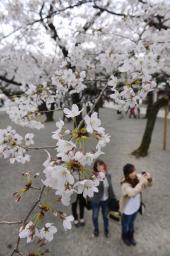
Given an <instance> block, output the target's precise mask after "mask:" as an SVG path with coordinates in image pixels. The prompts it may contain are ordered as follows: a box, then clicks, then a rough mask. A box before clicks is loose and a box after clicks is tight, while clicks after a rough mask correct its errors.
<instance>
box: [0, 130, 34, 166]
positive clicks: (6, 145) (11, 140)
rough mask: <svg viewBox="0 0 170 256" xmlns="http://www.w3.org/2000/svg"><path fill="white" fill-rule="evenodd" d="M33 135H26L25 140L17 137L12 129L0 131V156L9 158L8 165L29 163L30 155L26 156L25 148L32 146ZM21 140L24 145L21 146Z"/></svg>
mask: <svg viewBox="0 0 170 256" xmlns="http://www.w3.org/2000/svg"><path fill="white" fill-rule="evenodd" d="M33 138H34V135H33V134H32V133H27V134H26V135H25V138H23V137H22V136H21V135H19V134H18V133H17V132H16V131H15V130H14V129H12V127H10V126H8V127H7V128H6V129H1V130H0V155H3V157H4V158H9V160H10V163H11V164H13V163H15V161H16V162H19V163H22V164H25V162H27V161H30V155H29V154H27V150H26V147H27V146H30V145H31V144H34V140H33ZM23 140H24V141H25V145H23Z"/></svg>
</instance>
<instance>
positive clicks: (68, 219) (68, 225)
mask: <svg viewBox="0 0 170 256" xmlns="http://www.w3.org/2000/svg"><path fill="white" fill-rule="evenodd" d="M73 220H74V217H73V216H72V215H70V216H67V217H65V219H64V220H63V227H64V230H65V231H67V230H70V229H71V228H72V225H71V222H72V221H73Z"/></svg>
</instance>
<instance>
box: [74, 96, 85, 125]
mask: <svg viewBox="0 0 170 256" xmlns="http://www.w3.org/2000/svg"><path fill="white" fill-rule="evenodd" d="M72 103H73V104H76V105H77V106H78V108H79V110H80V109H81V108H82V105H81V102H80V95H79V94H78V93H73V94H72ZM81 121H82V113H80V115H78V116H76V122H75V123H74V127H77V126H78V125H79V123H80V122H81ZM83 126H84V125H83V124H82V127H83Z"/></svg>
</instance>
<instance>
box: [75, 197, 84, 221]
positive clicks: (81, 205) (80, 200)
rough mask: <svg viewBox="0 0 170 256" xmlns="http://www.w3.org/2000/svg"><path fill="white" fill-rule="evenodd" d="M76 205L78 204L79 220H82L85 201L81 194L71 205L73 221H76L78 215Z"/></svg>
mask: <svg viewBox="0 0 170 256" xmlns="http://www.w3.org/2000/svg"><path fill="white" fill-rule="evenodd" d="M78 204H79V210H80V219H83V218H84V207H85V199H84V197H83V194H78V195H77V199H76V201H75V202H74V203H72V214H73V217H74V220H78V214H77V206H78Z"/></svg>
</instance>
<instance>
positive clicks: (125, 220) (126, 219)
mask: <svg viewBox="0 0 170 256" xmlns="http://www.w3.org/2000/svg"><path fill="white" fill-rule="evenodd" d="M137 213H138V212H135V213H134V214H131V215H126V214H123V215H122V235H123V234H129V233H134V222H135V219H136V216H137Z"/></svg>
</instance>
